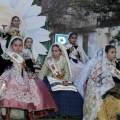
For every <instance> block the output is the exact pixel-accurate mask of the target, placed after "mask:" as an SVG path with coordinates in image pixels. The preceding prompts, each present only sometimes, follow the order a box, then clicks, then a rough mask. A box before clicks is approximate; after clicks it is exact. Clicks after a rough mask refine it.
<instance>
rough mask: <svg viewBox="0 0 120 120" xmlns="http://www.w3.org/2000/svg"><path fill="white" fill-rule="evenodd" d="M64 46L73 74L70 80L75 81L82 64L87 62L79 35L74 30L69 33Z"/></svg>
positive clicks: (82, 66)
mask: <svg viewBox="0 0 120 120" xmlns="http://www.w3.org/2000/svg"><path fill="white" fill-rule="evenodd" d="M65 47H66V49H67V53H68V57H69V59H70V66H71V71H72V75H73V78H72V81H73V82H75V81H76V79H77V77H78V76H79V74H80V72H81V71H82V69H83V68H84V64H86V63H87V61H88V57H87V56H86V54H85V52H84V50H83V47H82V40H80V39H79V36H78V35H77V33H75V32H71V33H69V36H68V42H67V43H66V44H65Z"/></svg>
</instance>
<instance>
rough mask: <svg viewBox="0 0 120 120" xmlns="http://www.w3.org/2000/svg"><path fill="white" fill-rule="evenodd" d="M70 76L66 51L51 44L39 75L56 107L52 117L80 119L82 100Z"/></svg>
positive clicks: (57, 45) (59, 45) (58, 44)
mask: <svg viewBox="0 0 120 120" xmlns="http://www.w3.org/2000/svg"><path fill="white" fill-rule="evenodd" d="M70 75H71V71H70V66H69V59H68V57H67V53H66V50H65V49H64V47H63V46H62V44H60V43H55V44H53V45H52V46H51V48H50V50H49V53H48V55H47V58H46V60H45V63H44V65H43V67H42V69H41V71H40V73H39V78H40V79H42V80H43V81H44V83H45V84H46V86H47V88H48V90H49V91H50V93H51V95H52V97H53V99H54V100H55V102H56V104H57V107H58V112H56V113H55V114H53V115H52V116H57V115H62V116H79V117H82V107H83V99H82V97H81V95H80V94H79V93H78V92H77V91H76V87H75V86H74V85H73V84H71V82H70Z"/></svg>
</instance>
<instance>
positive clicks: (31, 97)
mask: <svg viewBox="0 0 120 120" xmlns="http://www.w3.org/2000/svg"><path fill="white" fill-rule="evenodd" d="M22 48H23V42H22V39H21V38H20V37H18V36H16V37H14V38H13V39H12V40H11V41H10V44H9V47H8V49H7V51H6V53H4V54H3V55H2V56H1V57H0V63H1V66H0V75H1V76H0V88H1V87H2V86H3V85H5V87H6V88H5V89H4V90H3V92H2V94H1V97H0V107H2V108H4V107H5V108H18V109H26V110H28V111H31V112H33V111H34V118H37V117H41V116H46V115H48V114H49V113H52V112H55V111H56V110H57V107H56V105H55V103H54V101H53V99H52V97H51V96H50V94H49V92H48V90H47V88H46V87H45V85H44V84H43V82H42V81H41V80H40V79H38V78H37V77H35V76H34V71H35V70H34V68H33V63H32V60H31V59H30V56H29V55H28V56H27V55H26V56H27V57H26V58H25V59H24V58H23V57H22ZM9 111H10V109H9V110H8V113H9ZM11 112H12V111H11ZM18 112H19V110H18V111H17V113H18ZM3 114H4V115H7V120H8V119H9V115H8V114H5V113H3ZM20 115H21V116H20ZM11 117H12V118H15V119H16V118H21V117H23V114H22V113H20V114H18V116H16V112H15V111H14V112H13V115H12V114H11Z"/></svg>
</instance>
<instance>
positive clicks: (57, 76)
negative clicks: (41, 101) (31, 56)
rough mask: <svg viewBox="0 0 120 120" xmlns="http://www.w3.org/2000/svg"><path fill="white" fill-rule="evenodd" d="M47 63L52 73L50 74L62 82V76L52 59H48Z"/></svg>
mask: <svg viewBox="0 0 120 120" xmlns="http://www.w3.org/2000/svg"><path fill="white" fill-rule="evenodd" d="M47 63H48V65H49V67H50V69H51V71H52V73H53V74H54V75H55V76H56V78H57V79H59V80H63V78H64V76H63V75H62V74H61V73H60V72H59V70H58V68H57V67H56V65H55V63H54V60H53V58H48V59H47Z"/></svg>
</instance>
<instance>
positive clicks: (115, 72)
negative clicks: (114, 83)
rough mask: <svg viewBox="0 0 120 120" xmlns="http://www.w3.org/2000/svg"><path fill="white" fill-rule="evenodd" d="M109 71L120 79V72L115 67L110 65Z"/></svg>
mask: <svg viewBox="0 0 120 120" xmlns="http://www.w3.org/2000/svg"><path fill="white" fill-rule="evenodd" d="M109 69H110V72H111V73H112V74H113V75H115V76H116V77H117V78H118V79H120V71H119V70H118V69H117V68H115V67H114V66H113V65H109Z"/></svg>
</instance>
